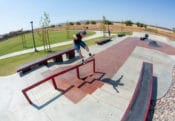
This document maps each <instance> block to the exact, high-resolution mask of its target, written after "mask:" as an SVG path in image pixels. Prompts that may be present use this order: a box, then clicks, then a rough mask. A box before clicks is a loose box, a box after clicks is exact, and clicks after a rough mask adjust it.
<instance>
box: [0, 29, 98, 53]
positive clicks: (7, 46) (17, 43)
mask: <svg viewBox="0 0 175 121" xmlns="http://www.w3.org/2000/svg"><path fill="white" fill-rule="evenodd" d="M76 32H77V31H69V35H70V36H69V38H67V32H66V31H49V37H50V42H51V44H53V43H58V42H64V41H67V40H71V39H72V36H73V34H75V33H76ZM87 33H88V34H87V36H90V35H93V34H95V32H93V31H88V32H87ZM34 35H35V40H36V46H42V45H43V42H42V41H41V39H40V37H39V34H38V33H37V32H36V33H35V34H34ZM24 40H25V43H26V47H25V48H24V47H23V44H22V35H20V36H16V37H12V38H9V39H7V40H4V41H0V50H1V51H0V56H2V55H5V54H8V53H12V52H16V51H20V50H25V49H29V48H33V39H32V34H31V33H28V34H25V39H24Z"/></svg>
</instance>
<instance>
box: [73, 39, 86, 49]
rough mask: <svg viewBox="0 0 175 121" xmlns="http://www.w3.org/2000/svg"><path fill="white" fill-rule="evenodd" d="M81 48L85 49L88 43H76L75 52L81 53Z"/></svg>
mask: <svg viewBox="0 0 175 121" xmlns="http://www.w3.org/2000/svg"><path fill="white" fill-rule="evenodd" d="M80 46H81V47H83V48H84V49H85V47H86V43H84V42H83V41H80V42H79V43H75V45H74V48H75V50H77V52H79V51H80Z"/></svg>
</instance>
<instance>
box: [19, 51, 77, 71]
mask: <svg viewBox="0 0 175 121" xmlns="http://www.w3.org/2000/svg"><path fill="white" fill-rule="evenodd" d="M63 54H66V57H67V58H68V59H72V58H74V57H75V49H74V48H67V49H65V50H62V51H58V52H56V53H54V54H50V55H48V56H45V57H43V58H39V59H37V60H34V61H32V62H29V63H26V64H24V65H21V66H18V67H17V69H16V71H17V72H23V73H24V72H27V71H29V70H31V69H32V68H33V67H35V66H38V65H47V64H48V60H51V59H53V60H54V61H55V62H63V57H62V55H63Z"/></svg>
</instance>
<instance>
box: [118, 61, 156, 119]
mask: <svg viewBox="0 0 175 121" xmlns="http://www.w3.org/2000/svg"><path fill="white" fill-rule="evenodd" d="M152 84H153V65H152V64H150V63H145V62H144V63H143V66H142V70H141V74H140V78H139V81H138V82H137V85H136V88H135V91H134V94H133V96H132V98H131V101H130V103H129V105H128V108H127V110H126V111H125V113H124V115H123V117H122V120H121V121H145V120H146V118H147V114H148V110H149V106H150V100H151V97H152Z"/></svg>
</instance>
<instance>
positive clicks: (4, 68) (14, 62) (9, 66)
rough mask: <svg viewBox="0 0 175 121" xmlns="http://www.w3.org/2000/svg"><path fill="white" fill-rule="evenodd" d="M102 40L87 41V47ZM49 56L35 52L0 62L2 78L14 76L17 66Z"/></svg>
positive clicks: (60, 48)
mask: <svg viewBox="0 0 175 121" xmlns="http://www.w3.org/2000/svg"><path fill="white" fill-rule="evenodd" d="M101 39H103V37H99V38H95V39H91V40H88V41H86V43H87V45H94V44H95V42H96V41H97V40H101ZM72 46H73V45H72V44H69V45H65V46H61V47H55V48H52V50H53V51H59V50H63V49H65V48H69V47H72ZM48 54H50V53H47V52H45V51H39V52H37V53H34V52H33V53H28V54H23V55H19V56H15V57H11V58H7V59H3V60H0V65H1V68H0V76H5V75H9V74H13V73H15V72H16V67H17V66H20V65H22V64H25V63H28V62H31V61H33V60H36V59H38V58H41V57H43V56H46V55H48Z"/></svg>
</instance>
